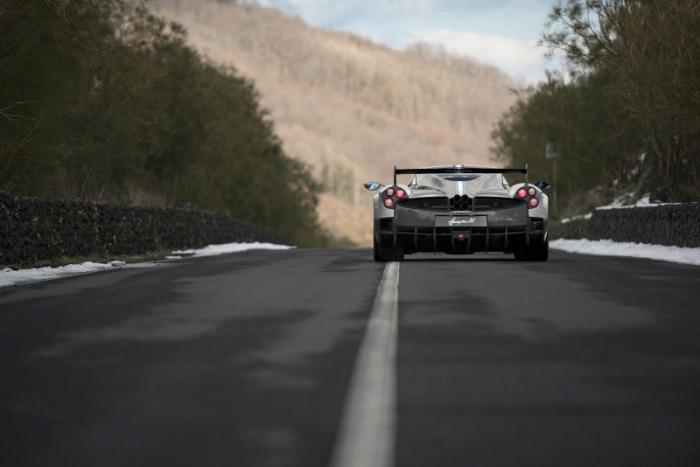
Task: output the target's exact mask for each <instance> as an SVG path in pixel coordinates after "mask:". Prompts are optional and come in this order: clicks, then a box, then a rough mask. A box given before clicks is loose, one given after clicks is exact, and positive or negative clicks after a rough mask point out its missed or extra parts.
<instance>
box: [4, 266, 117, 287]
mask: <svg viewBox="0 0 700 467" xmlns="http://www.w3.org/2000/svg"><path fill="white" fill-rule="evenodd" d="M125 264H126V263H124V262H123V261H110V262H109V263H93V262H90V261H88V262H86V263H81V264H69V265H68V266H59V267H56V268H52V267H45V268H31V269H19V270H16V271H15V270H13V269H9V268H8V269H0V287H7V286H10V285H17V284H23V283H25V282H38V281H48V280H52V279H60V278H62V277H67V276H75V275H79V274H88V273H91V272H98V271H108V270H111V269H117V268H120V267H123V266H124V265H125Z"/></svg>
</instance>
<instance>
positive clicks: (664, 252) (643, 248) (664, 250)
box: [549, 239, 700, 266]
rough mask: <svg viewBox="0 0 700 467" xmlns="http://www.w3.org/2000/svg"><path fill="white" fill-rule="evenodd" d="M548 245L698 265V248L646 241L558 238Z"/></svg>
mask: <svg viewBox="0 0 700 467" xmlns="http://www.w3.org/2000/svg"><path fill="white" fill-rule="evenodd" d="M549 246H550V247H551V248H554V249H556V250H563V251H567V252H569V253H579V254H584V255H597V256H624V257H629V258H646V259H654V260H658V261H669V262H672V263H682V264H692V265H696V266H700V248H684V247H678V246H666V245H649V244H646V243H623V242H613V241H612V240H567V239H558V240H554V241H552V242H550V244H549Z"/></svg>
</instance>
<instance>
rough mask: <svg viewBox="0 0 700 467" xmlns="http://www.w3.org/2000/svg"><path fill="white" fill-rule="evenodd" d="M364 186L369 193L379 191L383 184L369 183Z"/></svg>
mask: <svg viewBox="0 0 700 467" xmlns="http://www.w3.org/2000/svg"><path fill="white" fill-rule="evenodd" d="M363 186H364V187H365V189H366V190H367V191H377V190H378V189H380V188H381V187H382V184H381V183H379V182H367V183H365V184H364V185H363Z"/></svg>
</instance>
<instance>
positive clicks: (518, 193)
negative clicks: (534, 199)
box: [516, 188, 527, 199]
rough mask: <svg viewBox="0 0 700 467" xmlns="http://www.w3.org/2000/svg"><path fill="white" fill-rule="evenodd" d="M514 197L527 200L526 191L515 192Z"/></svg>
mask: <svg viewBox="0 0 700 467" xmlns="http://www.w3.org/2000/svg"><path fill="white" fill-rule="evenodd" d="M516 195H517V196H518V198H520V199H525V198H527V190H526V189H525V188H520V189H519V190H518V191H517V192H516Z"/></svg>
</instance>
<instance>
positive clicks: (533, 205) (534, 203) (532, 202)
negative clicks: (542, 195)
mask: <svg viewBox="0 0 700 467" xmlns="http://www.w3.org/2000/svg"><path fill="white" fill-rule="evenodd" d="M528 204H529V205H530V208H532V209H534V208H536V207H537V206H539V205H540V202H539V200H538V199H537V198H530V201H528Z"/></svg>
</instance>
